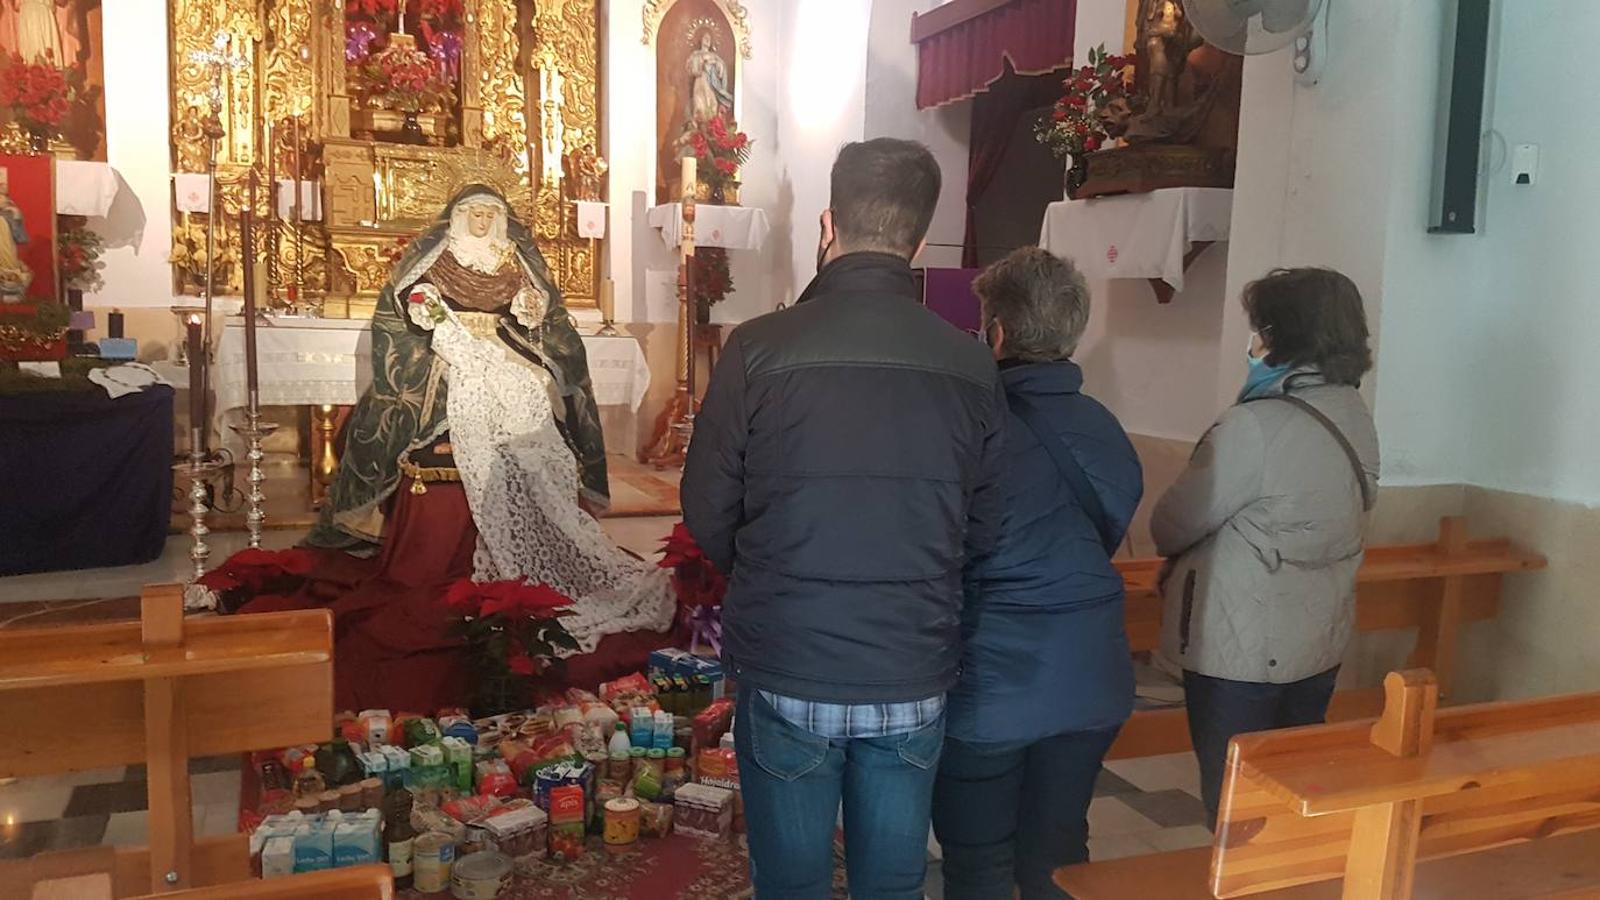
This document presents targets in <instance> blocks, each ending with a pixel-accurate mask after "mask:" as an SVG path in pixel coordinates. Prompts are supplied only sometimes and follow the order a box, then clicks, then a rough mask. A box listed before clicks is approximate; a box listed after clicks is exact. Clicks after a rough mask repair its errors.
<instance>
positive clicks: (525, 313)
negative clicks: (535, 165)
mask: <svg viewBox="0 0 1600 900" xmlns="http://www.w3.org/2000/svg"><path fill="white" fill-rule="evenodd" d="M371 336H372V386H371V387H370V388H369V389H368V391H367V393H366V394H365V395H364V396H363V397H362V398H361V400H360V402H359V403H358V404H357V405H356V408H355V410H354V412H353V413H352V414H351V417H350V420H349V422H348V424H347V425H346V431H345V435H346V446H345V451H344V454H343V457H342V458H341V460H340V464H339V472H338V476H337V479H336V480H335V482H334V484H333V485H332V487H331V489H330V492H329V495H328V500H327V503H326V505H325V506H324V509H323V511H322V518H321V521H320V523H319V524H318V526H317V527H316V528H315V529H314V530H313V531H312V533H311V534H310V535H309V537H308V538H307V543H308V544H310V545H312V546H316V547H322V548H328V549H341V550H345V551H348V552H350V553H353V554H355V555H358V556H360V555H368V556H370V555H372V554H373V553H375V552H376V551H377V550H378V549H379V547H380V545H382V544H383V542H384V541H385V540H386V539H388V535H387V534H386V528H387V525H388V523H387V522H386V509H387V508H388V506H389V501H390V499H391V497H392V495H393V494H394V493H395V490H396V488H397V487H398V486H399V485H400V484H401V483H402V478H403V476H404V480H406V481H408V482H409V484H410V487H409V490H410V491H412V492H414V493H419V494H420V493H426V492H427V483H428V482H429V481H430V480H449V481H454V480H459V481H460V484H461V488H462V490H463V492H464V493H465V496H466V501H467V507H468V509H469V510H470V513H471V519H472V523H473V524H474V525H475V526H476V531H477V536H476V546H475V547H474V548H473V550H472V576H471V577H472V578H473V580H475V581H500V580H514V581H523V582H527V583H531V584H546V585H549V586H550V587H552V588H555V589H556V590H558V591H560V592H561V593H562V594H564V595H565V596H567V597H570V598H572V599H573V601H574V603H573V606H572V609H573V611H574V612H575V615H573V616H571V617H570V618H567V619H565V620H564V624H565V625H566V627H567V630H568V631H569V632H571V633H572V635H573V637H575V638H576V639H577V640H578V643H579V646H580V647H581V649H582V650H584V651H591V650H593V649H594V647H595V645H596V643H597V642H598V641H599V639H600V638H601V637H602V636H604V635H606V634H613V633H620V632H625V631H639V630H648V631H662V630H665V629H666V628H668V627H669V626H670V625H671V623H672V617H673V613H674V594H673V591H672V588H671V586H670V583H669V581H668V579H667V577H666V576H665V575H664V573H662V572H661V570H659V569H657V568H656V567H655V566H652V565H650V564H647V563H645V562H643V561H641V560H638V559H636V558H634V557H633V556H631V555H630V554H628V553H627V552H626V551H624V550H622V549H621V548H619V547H618V546H616V544H614V543H613V542H612V541H611V540H610V538H609V537H607V535H606V534H605V532H604V531H602V530H601V528H600V524H599V523H598V522H597V521H596V520H595V519H594V517H593V516H592V515H591V514H589V512H588V511H586V510H589V511H594V510H600V509H603V508H604V507H605V506H606V505H607V502H608V490H607V482H606V464H605V448H604V443H603V440H602V435H601V431H600V422H599V416H598V412H597V409H596V406H595V400H594V391H593V389H592V388H591V386H590V382H589V370H588V364H587V360H586V358H585V355H584V349H583V342H582V341H581V340H580V339H579V337H578V334H577V331H576V329H575V328H574V327H573V325H572V320H571V319H570V318H569V316H568V314H567V309H566V307H565V306H563V305H562V302H561V295H560V293H559V292H558V291H557V290H556V287H555V285H554V283H553V282H552V279H551V277H550V271H549V268H548V267H547V266H546V264H545V261H544V257H543V256H542V255H541V254H540V253H539V250H538V248H537V247H535V246H534V243H533V236H532V235H531V234H530V233H529V231H528V229H527V228H526V227H525V226H524V225H523V224H522V223H521V222H519V221H517V220H516V218H514V217H512V216H511V215H510V214H509V211H508V208H507V205H506V201H505V199H504V197H502V196H501V195H500V194H499V193H498V192H496V191H495V190H494V189H492V188H489V187H485V186H483V185H472V186H469V187H466V188H464V189H462V190H461V191H460V192H459V193H457V194H456V196H455V197H454V198H453V199H452V200H451V201H450V203H449V204H448V205H447V206H446V207H445V209H444V211H443V213H441V214H440V216H439V218H438V220H437V221H436V222H435V223H434V224H433V225H432V226H431V227H429V228H428V229H427V230H426V231H424V232H423V233H422V234H421V235H420V236H419V237H418V238H417V239H416V240H414V241H413V242H412V243H411V245H410V247H409V248H408V251H407V252H406V254H405V256H404V257H403V258H402V259H401V260H400V262H399V264H398V265H397V266H396V267H395V269H394V272H393V274H392V276H391V277H390V279H389V282H388V284H387V285H385V287H384V289H383V292H382V294H381V295H380V296H379V299H378V305H377V310H376V311H375V312H374V314H373V317H372V326H371Z"/></svg>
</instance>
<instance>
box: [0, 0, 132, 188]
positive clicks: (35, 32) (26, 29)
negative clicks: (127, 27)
mask: <svg viewBox="0 0 1600 900" xmlns="http://www.w3.org/2000/svg"><path fill="white" fill-rule="evenodd" d="M101 2H102V0H0V60H3V61H4V62H3V63H0V66H4V67H5V73H4V74H0V81H5V82H9V83H11V84H13V85H17V84H21V83H23V82H31V83H32V84H34V85H35V86H36V87H35V89H34V90H33V91H31V92H29V94H28V95H27V96H21V95H15V96H14V95H11V94H10V92H7V91H5V90H3V89H0V101H3V108H0V127H4V128H5V129H6V130H8V131H9V132H10V133H11V135H12V136H13V139H14V140H16V139H19V138H23V137H25V138H26V139H27V140H28V141H29V142H30V143H31V144H32V146H33V148H34V149H35V150H36V151H46V150H47V151H49V152H50V153H52V154H53V155H56V156H60V157H65V158H68V159H94V160H104V159H105V158H106V102H105V60H104V47H105V44H104V41H103V40H102V36H101V25H100V7H101ZM57 98H59V100H58V99H57Z"/></svg>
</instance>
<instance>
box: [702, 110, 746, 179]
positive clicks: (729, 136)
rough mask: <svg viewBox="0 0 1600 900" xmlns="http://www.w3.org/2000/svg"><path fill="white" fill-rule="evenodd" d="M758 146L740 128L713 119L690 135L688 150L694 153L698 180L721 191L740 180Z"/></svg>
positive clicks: (719, 116)
mask: <svg viewBox="0 0 1600 900" xmlns="http://www.w3.org/2000/svg"><path fill="white" fill-rule="evenodd" d="M754 144H755V142H754V141H752V140H750V136H749V135H747V134H745V133H744V132H742V131H740V130H739V127H738V126H737V125H734V124H731V123H729V122H726V121H724V120H723V118H722V116H721V115H720V114H719V115H716V116H712V117H711V120H710V121H709V122H703V123H701V124H699V125H697V126H696V127H695V129H694V131H693V132H692V133H690V135H689V147H690V149H692V150H693V151H694V158H695V177H696V178H698V179H700V180H701V181H703V182H705V183H706V184H707V185H708V186H710V187H712V188H721V187H725V186H726V185H729V184H732V183H734V182H736V181H738V180H739V167H740V166H743V165H744V164H745V163H746V162H748V161H749V160H750V148H751V147H752V146H753V145H754Z"/></svg>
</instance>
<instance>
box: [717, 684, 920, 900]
mask: <svg viewBox="0 0 1600 900" xmlns="http://www.w3.org/2000/svg"><path fill="white" fill-rule="evenodd" d="M733 728H734V741H735V747H737V749H738V754H739V784H740V788H741V790H742V791H743V794H744V819H745V827H746V828H747V829H748V831H749V834H748V838H749V843H750V880H751V881H752V882H754V884H755V888H756V900H827V897H828V896H829V894H830V889H831V886H832V884H833V832H834V826H835V824H836V823H837V821H838V818H839V804H840V802H841V801H842V802H843V803H844V844H845V866H846V869H847V871H848V873H849V878H850V896H851V897H852V898H853V900H922V882H923V878H924V877H925V875H926V874H927V865H928V818H929V814H930V813H929V807H930V806H931V805H932V797H933V778H934V773H935V770H936V768H937V766H938V762H939V751H940V748H941V746H942V744H943V742H944V717H943V716H940V717H939V719H938V720H937V721H935V722H934V723H933V724H932V725H928V726H926V727H924V728H921V729H919V730H917V731H913V732H910V733H908V734H899V735H893V736H890V737H882V738H855V739H847V740H829V739H828V738H824V737H819V736H817V735H815V734H812V733H811V732H809V731H806V730H805V729H803V728H800V727H799V726H797V725H794V724H791V723H790V722H789V721H788V720H787V719H784V718H783V717H782V716H780V715H778V713H777V712H776V711H775V710H773V708H772V704H770V703H768V702H767V701H766V700H765V699H763V698H762V697H761V696H760V693H759V692H758V691H755V690H751V689H748V688H746V689H744V690H741V691H739V701H738V707H737V715H736V718H735V719H734V726H733Z"/></svg>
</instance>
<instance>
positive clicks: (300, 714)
mask: <svg viewBox="0 0 1600 900" xmlns="http://www.w3.org/2000/svg"><path fill="white" fill-rule="evenodd" d="M332 721H333V620H332V616H331V615H330V614H329V613H328V612H327V611H325V610H309V611H303V612H288V613H270V614H262V615H254V616H238V617H228V618H218V617H215V616H204V617H196V618H190V619H185V618H184V616H183V596H182V590H181V588H180V587H179V586H177V585H162V586H154V587H148V588H146V589H145V592H144V596H143V599H142V604H141V617H140V620H139V621H137V622H112V623H107V624H98V625H83V626H71V627H57V628H35V629H15V630H12V629H7V630H0V722H12V723H27V724H26V726H24V727H16V728H9V729H7V730H6V736H5V739H4V740H0V778H11V777H22V776H32V775H47V774H52V773H60V772H74V771H80V770H84V769H96V768H104V767H109V766H123V765H132V764H135V763H144V764H145V766H146V771H147V776H146V777H147V779H148V792H149V831H150V845H149V847H147V848H145V847H140V848H117V849H116V850H114V851H111V850H110V849H109V848H93V849H91V850H85V851H67V852H65V853H57V854H45V855H44V856H42V857H36V858H35V860H24V861H10V862H5V863H0V885H15V884H22V883H23V882H24V879H28V880H29V881H30V882H31V880H32V878H33V875H32V874H30V873H34V872H38V871H42V870H46V869H48V870H52V871H68V870H77V869H83V868H88V869H90V870H95V869H98V870H104V869H105V865H104V861H105V860H106V859H107V856H106V854H107V853H110V854H111V857H110V858H109V859H110V868H111V872H112V876H113V877H112V881H113V886H114V891H115V895H116V896H119V897H126V896H133V895H136V894H144V893H147V892H154V893H162V892H171V891H175V890H179V889H182V888H187V887H195V886H204V885H213V884H222V883H226V882H232V881H238V880H240V879H244V878H248V877H249V876H250V860H249V845H248V841H247V838H246V836H245V835H229V836H226V837H221V838H212V839H207V840H200V841H196V840H195V839H194V831H193V812H192V809H191V799H190V790H189V759H190V758H191V757H195V756H220V755H224V754H235V753H244V752H247V751H250V750H261V749H270V748H274V747H285V746H290V745H293V744H306V743H315V742H318V741H323V740H326V739H327V738H328V735H329V729H330V727H331V723H332ZM75 855H76V857H77V858H78V859H79V860H81V861H84V863H83V865H78V864H75V863H74V861H73V860H74V856H75ZM44 857H50V859H45V858H44ZM3 893H4V892H3V891H0V895H3Z"/></svg>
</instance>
